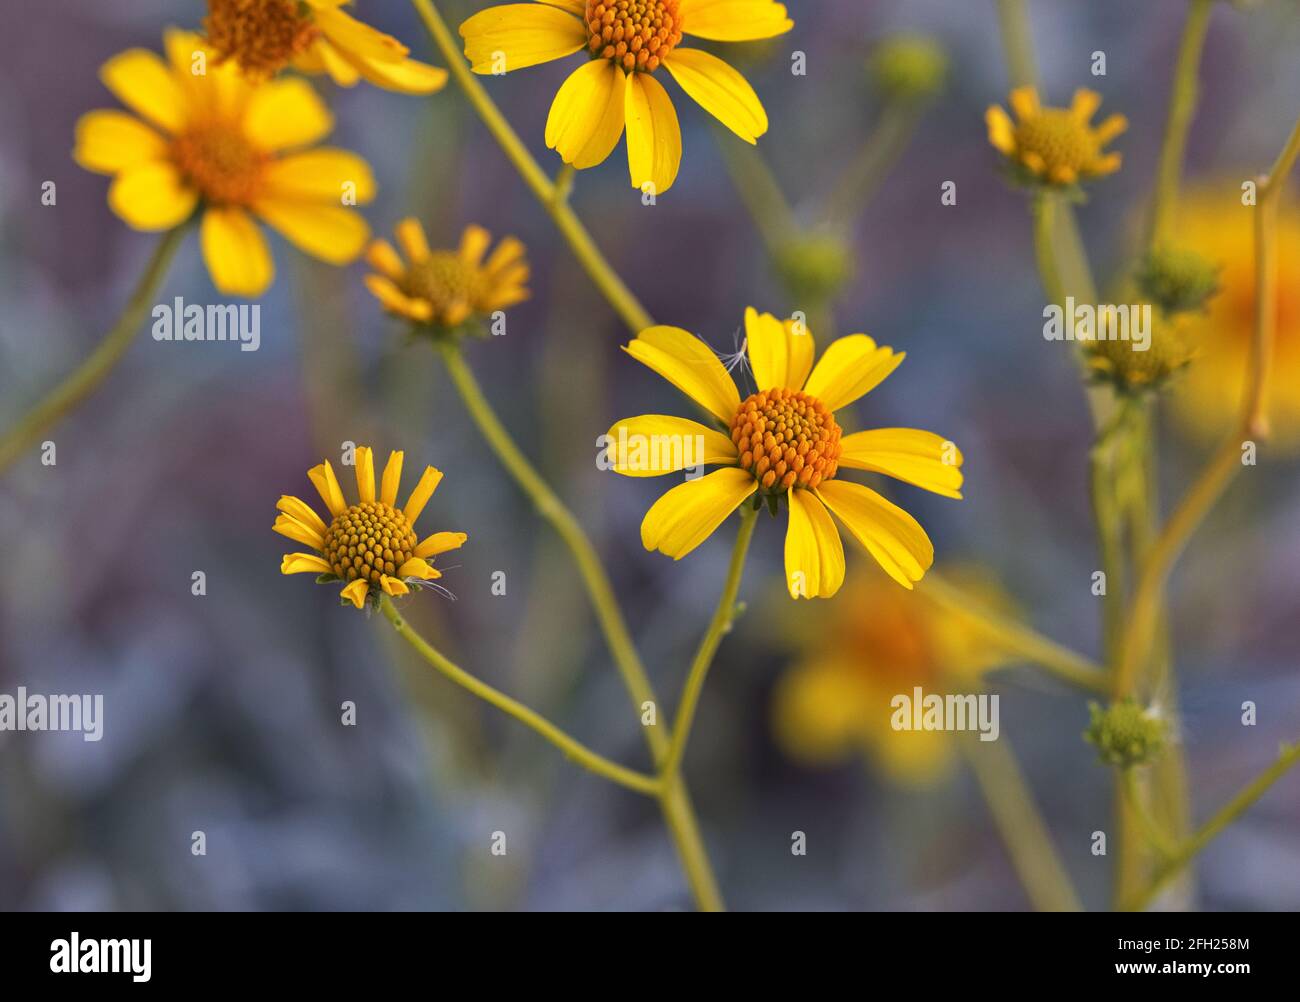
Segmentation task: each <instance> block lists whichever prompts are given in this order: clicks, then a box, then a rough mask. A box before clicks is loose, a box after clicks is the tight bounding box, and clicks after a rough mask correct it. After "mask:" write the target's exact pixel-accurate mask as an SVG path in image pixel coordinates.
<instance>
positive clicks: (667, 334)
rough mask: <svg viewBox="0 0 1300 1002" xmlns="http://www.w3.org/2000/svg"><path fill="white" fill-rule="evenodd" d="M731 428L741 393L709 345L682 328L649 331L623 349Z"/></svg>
mask: <svg viewBox="0 0 1300 1002" xmlns="http://www.w3.org/2000/svg"><path fill="white" fill-rule="evenodd" d="M623 350H624V351H626V352H627V353H628V354H629V355H631V356H632V357H633V358H635V359H636V360H637V361H638V362H641V363H642V364H643V365H647V366H649V367H650V368H651V369H653V370H654V371H655V372H657V373H659V375H661V376H663V377H664V379H666V380H668V382H670V383H672V384H673V385H674V386H676V387H677V388H678V389H679V390H681V391H682V392H683V393H685V394H686V395H687V396H688V397H690V398H691V399H692V400H694V401H695V402H696V403H697V404H699V405H700V406H701V407H703V408H704V409H705V410H707V411H710V412H711V413H713V414H716V415H717V416H718V418H720V419H721V420H722V421H723V422H724V423H725V424H728V425H730V424H731V421H732V419H733V418H734V417H735V416H736V411H737V410H739V409H740V391H739V390H737V389H736V384H735V382H734V381H733V380H732V378H731V376H730V375H729V374H728V372H727V370H726V369H724V368H723V367H722V363H721V362H719V361H718V358H717V356H716V355H714V354H713V351H712V349H711V348H709V346H708V345H707V344H705V343H704V342H703V341H701V340H700V339H699V338H697V337H696V336H695V335H694V334H692V333H690V332H689V331H684V330H682V329H681V328H680V327H666V326H658V327H647V328H646V329H645V330H643V331H642V332H641V333H640V334H638V335H637V336H636V337H635V338H633V339H632V342H631V343H630V344H629V345H628V346H627V347H626V348H624V349H623Z"/></svg>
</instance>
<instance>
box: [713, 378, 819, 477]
mask: <svg viewBox="0 0 1300 1002" xmlns="http://www.w3.org/2000/svg"><path fill="white" fill-rule="evenodd" d="M731 440H732V441H733V442H735V443H736V448H737V450H739V452H740V466H741V468H742V469H744V470H748V471H749V472H750V473H752V474H753V475H754V479H755V480H757V481H758V483H759V486H760V487H762V488H763V490H765V491H767V492H768V493H770V494H784V493H785V492H786V491H788V490H789V489H790V488H791V487H816V486H817V485H818V484H819V483H821V482H822V481H823V480H830V479H832V478H833V477H834V476H835V472H836V470H837V469H838V468H839V459H840V426H839V425H838V424H836V423H835V415H834V414H832V413H831V412H830V410H829V409H828V408H827V406H826V405H825V404H824V403H822V402H821V401H820V400H818V399H817V398H816V397H811V396H809V395H808V394H806V393H803V392H802V391H800V390H788V389H785V388H784V387H778V388H777V389H774V390H764V391H763V392H762V393H755V394H753V395H752V396H749V397H747V398H746V399H745V400H744V401H743V402H742V403H741V405H740V410H738V411H736V416H735V418H733V419H732V422H731Z"/></svg>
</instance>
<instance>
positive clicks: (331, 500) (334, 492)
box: [307, 459, 348, 515]
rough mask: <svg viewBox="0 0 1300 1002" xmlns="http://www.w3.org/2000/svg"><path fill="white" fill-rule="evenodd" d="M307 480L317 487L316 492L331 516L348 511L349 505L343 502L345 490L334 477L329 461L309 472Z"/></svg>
mask: <svg viewBox="0 0 1300 1002" xmlns="http://www.w3.org/2000/svg"><path fill="white" fill-rule="evenodd" d="M307 478H308V479H309V480H310V481H311V482H312V483H313V484H315V485H316V490H317V491H318V492H319V493H320V496H321V500H322V501H324V502H325V507H326V508H328V509H329V512H330V514H331V515H341V514H343V512H345V511H346V510H347V507H348V503H347V502H346V501H344V500H343V488H341V487H340V486H339V479H338V477H336V476H334V467H332V466H330V463H329V460H328V459H327V460H325V462H323V463H320V464H319V465H317V466H313V467H312V468H311V469H310V470H308V471H307Z"/></svg>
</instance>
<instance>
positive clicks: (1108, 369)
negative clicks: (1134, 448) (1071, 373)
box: [1084, 313, 1197, 393]
mask: <svg viewBox="0 0 1300 1002" xmlns="http://www.w3.org/2000/svg"><path fill="white" fill-rule="evenodd" d="M1117 323H1119V321H1118V320H1117V319H1116V317H1115V315H1113V314H1111V315H1104V314H1103V315H1099V316H1098V320H1097V325H1098V328H1099V329H1098V332H1097V333H1098V337H1097V339H1096V340H1092V341H1087V342H1085V343H1084V358H1085V360H1086V362H1087V365H1088V370H1089V372H1090V373H1091V374H1092V376H1093V377H1094V378H1096V379H1098V380H1102V381H1105V382H1108V383H1110V384H1111V385H1112V386H1114V387H1115V389H1117V390H1119V391H1120V392H1121V393H1142V392H1145V391H1147V390H1158V389H1161V388H1162V387H1163V386H1164V385H1165V384H1166V383H1168V381H1169V380H1170V378H1171V377H1173V376H1175V375H1177V374H1178V373H1180V372H1182V371H1183V370H1184V369H1185V368H1186V367H1187V366H1188V364H1189V363H1191V362H1192V360H1193V359H1194V358H1195V357H1196V354H1197V344H1196V340H1195V339H1194V338H1193V337H1192V335H1191V333H1190V329H1189V324H1188V322H1187V319H1186V317H1185V315H1183V314H1178V315H1174V316H1170V315H1168V314H1165V313H1153V314H1152V317H1151V329H1150V331H1149V332H1148V335H1149V336H1148V340H1147V345H1146V348H1145V349H1144V350H1141V351H1139V350H1138V347H1137V344H1136V343H1135V342H1134V341H1132V340H1130V339H1128V338H1122V337H1115V336H1112V335H1113V334H1114V333H1115V332H1114V330H1113V329H1112V328H1113V326H1114V325H1116V324H1117Z"/></svg>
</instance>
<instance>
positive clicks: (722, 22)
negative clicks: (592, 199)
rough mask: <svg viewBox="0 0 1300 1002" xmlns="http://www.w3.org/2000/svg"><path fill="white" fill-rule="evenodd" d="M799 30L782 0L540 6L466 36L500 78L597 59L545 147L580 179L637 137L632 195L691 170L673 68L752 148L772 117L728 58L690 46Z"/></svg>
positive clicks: (482, 22)
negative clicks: (664, 80) (662, 71)
mask: <svg viewBox="0 0 1300 1002" xmlns="http://www.w3.org/2000/svg"><path fill="white" fill-rule="evenodd" d="M793 27H794V22H793V21H791V20H790V19H789V18H788V17H787V16H786V11H785V7H784V6H783V5H782V4H779V3H775V2H774V0H539V2H536V3H513V4H505V5H502V6H497V7H489V8H488V9H487V10H484V11H480V12H479V13H477V14H475V15H474V16H473V17H471V18H469V20H467V21H466V22H465V23H464V24H462V25H461V26H460V33H461V35H462V36H463V37H464V39H465V56H466V58H468V59H469V61H470V63H471V65H472V66H473V69H474V72H475V73H491V74H501V73H505V72H510V71H513V70H519V69H523V68H524V67H525V66H535V65H537V64H538V63H545V62H549V61H551V60H553V59H563V58H564V57H565V56H569V55H572V54H573V53H575V52H577V51H578V50H579V49H586V50H587V55H588V56H589V60H588V62H586V63H584V64H583V65H582V66H580V67H579V68H578V69H576V70H575V71H574V72H573V74H572V75H571V76H570V77H569V78H568V79H567V80H565V81H564V83H563V85H562V86H561V87H560V89H559V91H558V92H557V93H556V95H555V101H554V102H553V103H552V104H551V113H550V115H549V116H548V117H547V119H546V145H547V146H548V147H550V148H551V149H553V150H556V151H557V152H558V153H559V154H560V156H561V157H562V158H563V159H564V162H565V163H567V164H572V165H573V166H574V167H577V168H579V169H582V168H586V167H594V166H596V165H597V164H599V163H602V162H603V161H604V160H605V158H606V157H608V156H609V155H610V153H612V152H613V150H614V147H615V146H617V145H618V141H619V138H620V137H621V136H622V135H623V127H624V124H626V126H627V160H628V167H629V170H630V173H631V178H632V185H633V187H636V188H640V189H642V190H646V189H645V186H646V185H652V186H653V188H652V189H650V190H652V191H654V192H655V193H662V192H665V191H667V190H668V189H669V188H670V187H671V186H672V183H673V181H674V180H675V179H676V177H677V167H678V165H679V163H680V162H681V159H682V133H681V129H680V128H679V126H678V124H677V112H676V111H675V110H674V108H673V102H672V99H671V98H670V97H669V96H668V92H667V91H666V90H664V88H663V85H662V84H660V83H659V81H658V79H657V78H656V77H655V71H656V70H658V69H659V68H660V67H661V66H662V67H664V68H666V69H667V70H668V72H669V73H671V74H672V76H673V78H674V79H675V80H676V81H677V83H678V84H679V85H680V86H681V88H682V90H684V91H685V92H686V93H687V95H688V96H690V97H691V98H693V99H694V100H695V101H696V102H697V103H698V104H700V105H701V106H702V107H703V108H704V110H705V111H707V112H709V114H711V115H713V116H714V117H715V118H717V119H718V121H720V122H721V123H722V124H723V125H725V126H726V127H727V128H729V129H730V130H731V131H732V132H734V133H735V134H736V135H738V136H739V137H740V138H741V139H743V140H745V141H746V142H748V143H754V142H756V141H757V140H758V137H759V136H761V135H763V133H765V132H766V131H767V112H765V111H764V110H763V104H762V102H761V101H759V99H758V95H757V94H755V93H754V89H753V88H752V87H750V85H749V83H748V81H746V80H745V78H744V77H743V76H741V74H740V73H738V72H737V71H736V70H735V69H733V68H732V67H731V66H729V65H728V64H727V63H725V62H723V61H722V60H721V59H719V58H718V57H717V56H714V55H711V54H709V53H707V52H704V51H702V50H700V49H691V48H682V47H681V42H682V38H683V36H684V35H694V36H695V37H697V38H705V39H711V40H714V41H719V42H744V41H750V40H752V39H760V38H772V37H774V36H776V35H781V34H784V33H785V32H787V31H789V30H790V29H791V28H793Z"/></svg>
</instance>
